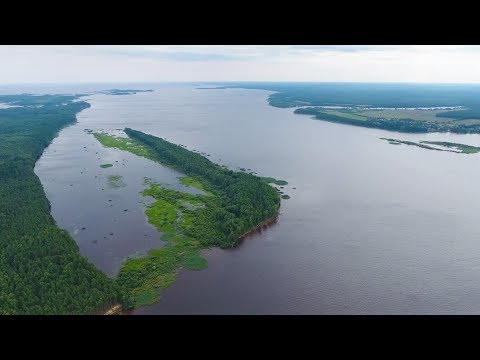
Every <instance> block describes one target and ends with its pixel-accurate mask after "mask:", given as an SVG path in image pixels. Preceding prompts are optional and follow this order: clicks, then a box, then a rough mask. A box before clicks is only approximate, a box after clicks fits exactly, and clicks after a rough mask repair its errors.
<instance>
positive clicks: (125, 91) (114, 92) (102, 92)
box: [98, 89, 153, 95]
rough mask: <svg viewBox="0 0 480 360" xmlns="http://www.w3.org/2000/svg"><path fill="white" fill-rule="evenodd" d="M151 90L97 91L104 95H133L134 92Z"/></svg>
mask: <svg viewBox="0 0 480 360" xmlns="http://www.w3.org/2000/svg"><path fill="white" fill-rule="evenodd" d="M152 91H153V90H132V89H125V90H124V89H121V90H120V89H111V90H103V91H98V92H99V93H101V94H106V95H134V94H136V93H142V92H152Z"/></svg>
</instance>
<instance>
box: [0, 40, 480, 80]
mask: <svg viewBox="0 0 480 360" xmlns="http://www.w3.org/2000/svg"><path fill="white" fill-rule="evenodd" d="M478 63H480V46H477V45H264V46H260V45H251V46H250V45H225V46H223V45H222V46H220V45H215V46H212V45H205V46H203V45H178V46H177V45H157V46H154V45H125V46H123V45H122V46H115V45H108V46H101V45H35V46H27V45H19V46H16V45H1V46H0V65H1V66H0V84H1V85H13V84H37V83H42V84H64V83H70V84H71V83H136V82H138V83H147V82H152V83H163V82H168V83H172V82H227V81H228V82H239V81H242V82H243V81H245V82H254V81H258V82H272V81H275V82H349V83H357V82H360V83H448V84H450V83H451V84H479V83H480V68H479V67H478Z"/></svg>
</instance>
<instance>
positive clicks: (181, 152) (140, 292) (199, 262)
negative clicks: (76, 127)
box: [95, 128, 286, 308]
mask: <svg viewBox="0 0 480 360" xmlns="http://www.w3.org/2000/svg"><path fill="white" fill-rule="evenodd" d="M125 133H126V134H127V135H128V136H129V138H119V137H115V136H111V135H108V134H100V133H97V134H95V137H96V138H97V140H99V141H100V142H101V143H102V144H103V145H104V146H107V147H114V148H117V149H121V150H126V151H130V152H132V153H134V154H136V155H139V156H144V157H147V158H149V159H152V160H154V161H157V162H159V163H162V164H164V165H166V166H169V167H172V168H175V169H176V170H178V171H180V172H182V173H184V174H186V175H189V177H185V178H181V180H180V182H181V183H182V184H184V185H185V186H193V187H196V188H197V189H199V190H201V191H202V194H196V195H193V194H190V193H187V192H182V191H176V190H172V189H169V188H165V187H163V186H162V185H161V184H155V183H150V187H149V188H147V189H146V190H145V191H144V192H143V195H145V196H151V197H153V198H154V199H155V202H154V203H152V204H151V205H149V206H148V207H147V209H146V214H147V217H148V220H149V222H150V223H151V224H152V225H154V226H155V227H157V229H159V230H160V231H162V232H163V236H162V238H163V240H165V241H167V244H166V245H165V246H164V247H162V248H160V249H154V250H151V251H150V252H149V253H148V255H147V256H146V257H143V258H133V259H129V260H127V261H126V262H125V263H124V264H123V266H122V268H121V269H120V272H119V275H118V278H117V281H118V284H119V285H120V286H121V287H122V289H123V293H125V294H126V296H125V300H124V301H123V305H124V307H126V308H128V307H132V306H142V305H146V304H150V303H153V302H155V301H156V300H157V299H158V297H159V296H160V293H161V291H162V290H163V289H165V288H166V287H168V286H169V285H170V284H171V283H172V282H173V281H175V276H176V273H177V271H178V269H179V268H181V267H183V268H188V269H192V270H200V269H203V268H205V267H206V265H207V264H206V260H205V259H204V258H203V257H201V255H200V252H201V250H202V249H204V248H210V247H221V248H227V247H231V246H233V245H235V244H236V242H237V241H238V239H239V238H240V237H242V236H243V235H245V234H246V233H248V232H249V231H251V230H252V229H255V228H257V227H258V226H261V225H262V224H264V223H266V222H268V221H271V220H273V219H274V218H275V217H276V216H277V214H278V210H279V207H280V194H279V192H278V191H277V190H276V189H275V188H274V187H272V186H270V185H268V183H269V182H277V183H280V184H286V182H285V181H280V180H276V179H273V178H260V177H257V176H254V175H252V174H248V173H244V172H241V171H240V172H235V171H232V170H228V169H225V168H223V167H221V166H219V165H217V164H215V163H213V162H211V161H210V160H208V159H207V158H206V157H204V156H202V155H200V154H198V153H196V152H193V151H189V150H187V149H184V148H183V147H182V146H180V145H175V144H172V143H170V142H168V141H166V140H164V139H161V138H157V137H155V136H152V135H147V134H144V133H142V132H140V131H136V130H132V129H129V128H127V129H125Z"/></svg>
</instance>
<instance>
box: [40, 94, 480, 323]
mask: <svg viewBox="0 0 480 360" xmlns="http://www.w3.org/2000/svg"><path fill="white" fill-rule="evenodd" d="M269 94H270V92H267V91H261V90H245V89H227V90H224V89H215V90H199V89H196V88H195V87H194V86H187V85H182V86H179V85H172V86H159V87H157V88H156V90H155V91H154V92H151V93H138V94H135V95H125V96H112V95H102V94H97V95H91V96H87V97H85V99H86V100H87V101H88V102H89V103H90V104H91V105H92V106H91V108H89V109H86V110H84V111H82V112H81V113H80V114H78V123H77V124H75V125H73V126H70V127H68V128H65V129H63V130H62V131H61V132H60V134H59V136H58V137H57V138H56V139H55V140H54V141H53V142H52V144H51V145H50V146H49V147H48V148H47V149H46V150H45V152H44V154H43V156H42V157H41V158H40V160H39V161H38V162H37V165H36V168H35V172H36V174H37V175H38V176H39V177H40V180H41V181H42V184H43V186H44V189H45V192H46V194H47V197H48V199H49V200H50V202H51V205H52V214H53V216H54V218H55V219H56V221H57V224H58V225H59V226H60V227H62V228H65V229H66V230H68V231H69V232H70V234H71V235H72V236H73V237H74V239H75V240H76V241H77V243H78V245H79V247H80V251H81V253H82V254H83V255H85V256H87V257H88V259H89V260H90V261H91V262H93V263H94V264H95V265H96V266H98V267H99V268H100V269H101V270H103V271H105V272H106V273H108V274H109V275H110V276H114V275H115V274H116V272H117V271H118V269H119V267H120V265H121V262H122V260H123V259H124V258H125V257H127V256H134V255H137V256H141V254H143V253H145V252H146V251H147V250H148V249H150V248H155V247H160V246H162V241H161V240H160V233H159V232H158V231H157V230H155V229H154V228H153V227H152V226H151V225H149V224H148V222H147V218H146V215H145V214H144V209H145V203H148V201H149V199H148V198H144V197H142V196H141V195H140V194H139V192H140V191H141V190H142V189H144V188H145V186H144V178H145V177H148V178H152V179H154V180H156V181H160V182H162V183H165V184H168V186H171V187H173V188H176V189H183V190H186V191H192V190H191V189H189V188H185V187H183V186H182V185H181V184H179V182H178V177H179V176H182V174H179V173H178V172H176V171H174V170H171V169H168V168H165V167H162V166H160V165H158V164H156V163H153V162H151V161H149V160H147V159H144V158H139V157H136V156H135V155H132V154H130V153H126V152H122V151H118V150H115V149H105V148H103V147H102V146H101V145H100V144H99V143H98V142H97V141H96V140H95V139H94V137H93V136H92V135H91V134H87V133H86V132H85V131H84V129H92V130H94V131H98V130H103V131H107V132H110V133H118V134H119V133H121V132H120V131H119V130H116V129H123V128H124V127H131V128H133V129H137V130H141V131H143V132H146V133H149V134H152V135H156V136H160V137H163V138H166V139H167V140H169V141H171V142H174V143H179V144H184V145H186V146H187V148H188V149H191V150H193V149H196V150H199V151H201V152H205V153H207V154H210V157H209V159H211V160H212V161H214V162H217V163H221V164H225V165H227V166H229V167H230V168H232V169H238V168H240V167H243V168H246V169H251V170H252V171H255V172H257V173H258V174H259V175H262V176H272V177H275V178H277V179H283V180H287V181H288V182H289V184H288V185H286V186H285V188H284V189H283V190H284V191H285V193H286V194H288V195H290V196H291V199H288V200H282V206H281V212H280V216H279V218H278V221H277V223H276V224H274V225H272V226H270V227H269V228H267V229H266V230H264V231H262V232H260V233H256V234H254V235H252V236H249V237H248V238H246V239H245V240H244V241H242V242H241V244H240V245H239V246H238V247H236V248H233V249H231V250H219V249H214V250H208V251H205V256H206V257H207V259H208V263H209V267H208V269H206V270H203V271H186V270H182V271H180V274H179V276H178V280H177V281H176V283H174V284H173V285H172V286H171V287H170V288H168V289H167V290H166V291H165V292H164V294H163V296H162V298H161V300H160V301H159V302H158V303H157V304H154V305H152V306H148V307H144V308H140V309H137V310H135V311H134V313H135V314H400V313H401V314H414V313H432V314H436V313H443V314H456V313H471V314H473V313H475V314H480V221H479V220H478V214H477V212H478V207H479V204H480V191H479V190H478V189H479V183H480V154H471V155H466V154H455V153H450V152H440V151H430V150H425V149H421V148H417V147H413V146H406V145H391V144H389V143H388V142H386V141H384V140H380V139H379V138H380V137H387V138H397V139H401V140H411V141H419V140H432V141H433V140H439V141H451V142H459V143H464V144H470V145H476V146H480V136H479V135H454V134H427V135H425V134H400V133H394V132H388V131H382V130H376V129H367V128H360V127H354V126H349V125H341V124H332V123H329V122H324V121H319V120H313V119H311V118H309V116H305V115H295V114H293V109H278V108H275V107H272V106H269V105H268V103H267V97H268V95H269ZM104 163H111V164H113V165H114V166H113V167H110V168H107V169H102V168H100V165H101V164H104ZM110 175H118V176H121V177H122V178H121V181H119V183H118V184H117V186H113V185H112V184H111V183H110V182H109V181H108V177H109V176H110Z"/></svg>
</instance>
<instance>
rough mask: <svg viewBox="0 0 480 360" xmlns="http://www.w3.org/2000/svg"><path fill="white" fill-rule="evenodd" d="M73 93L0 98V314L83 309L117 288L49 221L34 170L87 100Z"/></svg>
mask: <svg viewBox="0 0 480 360" xmlns="http://www.w3.org/2000/svg"><path fill="white" fill-rule="evenodd" d="M77 98H78V97H77V96H63V95H44V96H31V95H13V96H0V102H3V103H7V104H10V105H13V106H15V107H10V108H6V109H2V110H0V202H1V205H2V206H0V314H88V313H99V312H101V311H102V309H104V308H106V307H108V306H109V305H111V304H113V303H115V302H117V301H119V300H120V299H121V293H120V289H119V287H118V286H117V284H116V283H115V281H114V280H112V279H110V278H108V277H107V276H106V275H105V274H104V273H102V272H101V271H100V270H98V269H97V268H96V267H95V266H94V265H93V264H91V263H90V262H88V260H87V259H86V258H85V257H83V256H81V255H80V252H79V249H78V246H77V244H76V243H75V241H74V240H73V238H72V237H71V236H70V235H69V234H68V232H67V231H65V230H63V229H60V228H59V227H57V226H56V224H55V220H54V219H53V217H52V216H51V214H50V204H49V202H48V199H47V198H46V196H45V193H44V191H43V187H42V184H41V183H40V180H39V179H38V177H37V176H36V175H35V173H34V166H35V162H36V160H37V159H38V158H39V157H40V156H41V154H42V152H43V150H44V149H45V147H47V146H48V145H49V143H50V142H51V141H52V139H53V138H54V137H55V136H57V134H58V131H59V130H60V129H61V128H63V127H65V126H67V125H70V124H73V123H75V121H76V114H77V113H78V112H80V111H82V110H83V109H86V108H88V107H89V106H90V105H89V104H88V103H86V102H84V101H74V100H76V99H77Z"/></svg>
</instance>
